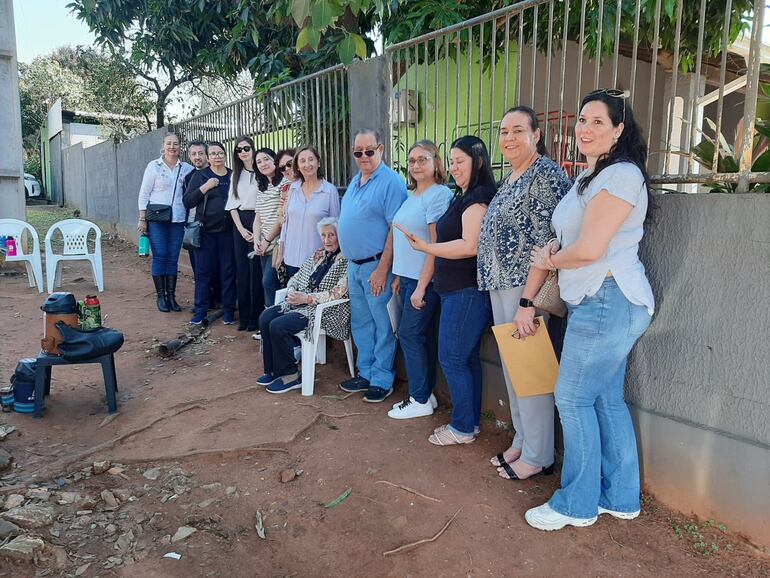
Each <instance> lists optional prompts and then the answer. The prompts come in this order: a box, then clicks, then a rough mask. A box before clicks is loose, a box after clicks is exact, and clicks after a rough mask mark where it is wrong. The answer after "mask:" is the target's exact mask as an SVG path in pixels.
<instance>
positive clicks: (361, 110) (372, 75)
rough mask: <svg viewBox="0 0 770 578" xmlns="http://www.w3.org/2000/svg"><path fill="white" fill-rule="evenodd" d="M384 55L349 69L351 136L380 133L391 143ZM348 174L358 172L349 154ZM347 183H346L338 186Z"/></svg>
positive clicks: (386, 151)
mask: <svg viewBox="0 0 770 578" xmlns="http://www.w3.org/2000/svg"><path fill="white" fill-rule="evenodd" d="M387 64H388V62H387V59H386V58H385V57H384V56H377V57H376V58H370V59H369V60H363V61H356V62H354V63H352V64H351V65H350V66H349V68H348V93H349V94H350V136H351V143H352V137H353V134H354V133H355V132H356V131H357V130H358V129H361V128H372V129H375V130H377V131H379V133H380V138H381V139H382V142H384V143H389V142H390V94H391V83H390V70H388V65H387ZM385 160H386V161H387V162H388V163H390V147H389V146H386V147H385ZM350 162H351V167H352V168H351V173H350V174H352V175H355V174H356V173H357V172H358V169H357V167H356V165H355V162H353V160H352V155H351V161H350ZM340 184H345V185H346V184H347V183H340Z"/></svg>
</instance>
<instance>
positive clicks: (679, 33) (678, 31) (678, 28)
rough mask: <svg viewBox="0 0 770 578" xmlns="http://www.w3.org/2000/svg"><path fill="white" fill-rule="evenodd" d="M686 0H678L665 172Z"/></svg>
mask: <svg viewBox="0 0 770 578" xmlns="http://www.w3.org/2000/svg"><path fill="white" fill-rule="evenodd" d="M683 3H684V0H679V2H677V10H676V32H675V35H674V66H673V68H672V69H671V99H670V101H669V103H668V115H667V118H666V158H665V159H664V160H663V172H664V173H668V167H669V163H670V162H671V137H672V134H671V133H672V132H673V130H674V103H675V102H676V98H677V96H678V95H677V87H678V80H679V48H680V43H681V40H682V8H683Z"/></svg>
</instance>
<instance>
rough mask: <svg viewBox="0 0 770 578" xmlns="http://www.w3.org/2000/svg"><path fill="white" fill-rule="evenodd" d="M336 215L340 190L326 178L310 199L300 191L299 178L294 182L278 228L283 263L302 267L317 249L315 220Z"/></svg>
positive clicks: (338, 212) (338, 210) (319, 239)
mask: <svg viewBox="0 0 770 578" xmlns="http://www.w3.org/2000/svg"><path fill="white" fill-rule="evenodd" d="M339 214H340V193H339V191H338V190H337V187H335V186H334V185H333V184H331V183H330V182H329V181H327V180H326V179H324V180H322V181H321V186H320V187H319V189H318V190H317V191H314V192H313V194H312V196H311V197H310V200H309V201H308V200H306V199H305V193H303V192H302V181H299V180H298V181H294V182H293V183H292V184H291V187H290V188H289V197H288V199H287V200H286V220H285V221H284V223H283V227H282V228H281V243H283V262H284V263H286V264H287V265H291V266H292V267H302V265H304V263H305V261H307V259H308V257H310V255H312V254H313V253H315V252H316V251H317V250H318V249H320V248H321V245H322V243H321V236H320V235H319V234H318V222H319V221H320V220H321V219H325V218H326V217H338V216H339Z"/></svg>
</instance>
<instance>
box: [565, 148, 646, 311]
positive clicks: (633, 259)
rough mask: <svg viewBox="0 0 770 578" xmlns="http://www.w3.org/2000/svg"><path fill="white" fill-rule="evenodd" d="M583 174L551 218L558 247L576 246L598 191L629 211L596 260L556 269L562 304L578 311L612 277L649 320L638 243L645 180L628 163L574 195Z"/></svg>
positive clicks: (606, 171)
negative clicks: (607, 193)
mask: <svg viewBox="0 0 770 578" xmlns="http://www.w3.org/2000/svg"><path fill="white" fill-rule="evenodd" d="M588 174H589V172H588V171H583V172H582V173H580V175H578V178H577V179H576V180H575V184H574V185H572V188H571V189H570V190H569V192H568V193H567V195H566V196H565V197H564V198H563V199H562V200H561V201H560V202H559V204H558V205H557V206H556V209H555V210H554V212H553V218H552V223H553V227H554V230H555V231H556V237H557V238H558V239H559V240H560V241H561V245H562V247H565V248H566V247H569V246H570V245H571V244H573V243H574V242H575V241H577V239H578V237H579V236H580V229H581V228H582V226H583V219H584V218H585V213H586V208H587V207H588V203H589V202H590V201H591V199H593V198H594V197H595V196H596V195H597V194H598V193H599V192H600V191H602V190H603V189H606V190H607V192H609V193H610V194H611V195H612V196H614V197H617V198H619V199H622V200H624V201H626V202H627V203H630V204H631V205H633V207H634V208H633V209H632V210H631V214H630V215H629V216H628V218H627V219H626V220H625V221H624V222H623V224H622V225H621V226H620V229H619V230H618V232H617V233H615V236H614V237H613V238H612V239H611V240H610V244H609V247H608V248H607V252H606V253H605V254H604V255H603V256H602V257H601V258H600V259H598V260H596V261H594V262H593V263H591V264H590V265H585V266H584V267H578V268H577V269H559V291H560V293H561V298H562V299H564V301H566V302H567V303H571V304H572V305H578V304H580V302H581V301H582V300H583V299H584V298H586V297H591V296H592V295H595V294H596V292H597V291H598V290H599V288H600V287H601V286H602V283H603V282H604V279H605V278H606V277H607V274H608V273H612V276H613V277H614V278H615V281H616V282H617V284H618V287H620V290H621V291H622V292H623V294H624V295H625V296H626V299H628V300H629V301H630V302H631V303H633V304H635V305H642V306H644V307H647V311H648V312H649V313H650V315H652V314H653V312H654V311H655V298H654V297H653V295H652V288H651V287H650V282H649V281H648V280H647V277H646V275H645V273H644V265H642V262H641V261H640V260H639V241H641V240H642V236H643V235H644V219H645V216H646V214H647V189H646V188H645V186H644V176H643V175H642V172H641V171H640V170H639V168H638V167H637V166H636V165H634V164H633V163H627V162H623V163H616V164H613V165H610V166H609V167H607V168H606V169H604V170H603V171H601V172H600V173H599V174H598V175H596V177H595V178H594V179H593V180H592V181H591V182H590V183H589V185H588V188H586V190H585V192H584V193H583V194H582V195H578V185H579V183H580V181H581V180H582V179H583V178H585V177H586V176H587V175H588Z"/></svg>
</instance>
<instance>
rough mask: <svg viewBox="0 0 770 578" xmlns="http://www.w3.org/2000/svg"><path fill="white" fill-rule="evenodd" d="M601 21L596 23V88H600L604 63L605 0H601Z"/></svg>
mask: <svg viewBox="0 0 770 578" xmlns="http://www.w3.org/2000/svg"><path fill="white" fill-rule="evenodd" d="M598 12H599V21H598V23H597V25H596V62H594V89H596V88H599V70H600V69H601V63H602V36H603V33H604V30H603V28H604V0H599V8H598Z"/></svg>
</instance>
